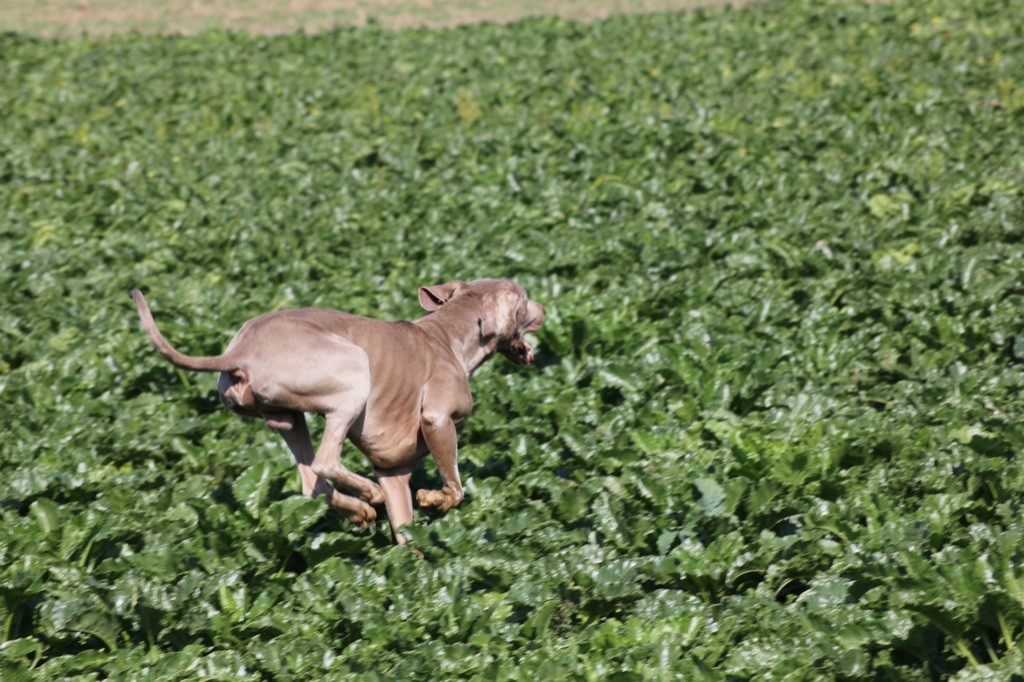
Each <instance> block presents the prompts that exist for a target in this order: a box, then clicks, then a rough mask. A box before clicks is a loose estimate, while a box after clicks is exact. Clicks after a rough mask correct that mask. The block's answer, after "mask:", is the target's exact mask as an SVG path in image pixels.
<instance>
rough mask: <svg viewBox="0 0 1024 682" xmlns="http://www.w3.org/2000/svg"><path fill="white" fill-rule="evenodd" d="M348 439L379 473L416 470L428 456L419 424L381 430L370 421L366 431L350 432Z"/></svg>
mask: <svg viewBox="0 0 1024 682" xmlns="http://www.w3.org/2000/svg"><path fill="white" fill-rule="evenodd" d="M348 438H349V440H350V441H352V443H353V444H354V445H355V446H356V447H357V448H359V450H360V452H362V453H363V454H364V455H366V458H367V459H369V460H370V463H371V464H372V465H373V466H374V468H376V469H395V468H398V467H405V466H412V465H414V464H417V463H418V462H419V461H420V460H422V459H423V458H424V457H425V456H426V455H427V452H428V450H427V445H426V443H425V442H424V440H423V436H422V434H421V433H420V429H419V420H414V421H413V423H412V424H401V425H399V424H394V423H391V424H388V425H387V426H380V427H379V426H378V425H376V424H374V423H372V422H371V420H369V419H368V420H366V423H364V424H363V425H362V428H360V429H353V430H351V431H349V433H348Z"/></svg>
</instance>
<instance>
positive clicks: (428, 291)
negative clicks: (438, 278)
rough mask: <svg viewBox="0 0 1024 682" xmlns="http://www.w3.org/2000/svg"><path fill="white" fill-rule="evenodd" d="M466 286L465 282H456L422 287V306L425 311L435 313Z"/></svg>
mask: <svg viewBox="0 0 1024 682" xmlns="http://www.w3.org/2000/svg"><path fill="white" fill-rule="evenodd" d="M464 286H466V283H465V282H460V281H459V280H454V281H452V282H448V283H447V284H435V285H433V286H429V287H420V305H421V306H423V309H424V310H429V311H430V312H434V311H435V310H437V309H438V308H440V307H441V306H443V305H444V304H445V303H446V302H448V301H449V300H450V299H451V297H452V296H454V295H455V294H456V293H458V292H459V290H460V289H462V288H463V287H464Z"/></svg>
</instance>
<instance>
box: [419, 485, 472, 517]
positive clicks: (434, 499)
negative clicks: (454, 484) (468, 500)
mask: <svg viewBox="0 0 1024 682" xmlns="http://www.w3.org/2000/svg"><path fill="white" fill-rule="evenodd" d="M416 501H417V502H418V503H419V505H420V509H436V510H437V511H439V512H446V511H448V510H449V509H451V508H452V507H454V506H455V505H457V504H458V503H459V502H461V501H462V498H461V496H456V495H455V494H454V493H452V492H451V491H450V490H448V488H444V489H442V490H417V491H416Z"/></svg>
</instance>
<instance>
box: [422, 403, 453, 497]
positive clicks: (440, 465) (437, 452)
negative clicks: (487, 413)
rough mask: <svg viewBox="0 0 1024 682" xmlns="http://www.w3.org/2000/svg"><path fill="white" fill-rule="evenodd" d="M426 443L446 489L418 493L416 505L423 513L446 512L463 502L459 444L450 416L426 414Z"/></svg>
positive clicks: (424, 434)
mask: <svg viewBox="0 0 1024 682" xmlns="http://www.w3.org/2000/svg"><path fill="white" fill-rule="evenodd" d="M420 428H421V430H422V431H423V439H424V440H425V441H426V442H427V447H428V448H429V449H430V454H431V455H432V456H433V458H434V463H435V464H437V472H438V473H439V474H441V481H442V482H443V483H444V487H443V488H442V489H441V490H419V491H417V492H416V501H417V502H419V503H420V507H422V508H424V509H437V510H438V511H442V512H446V511H448V510H449V509H451V508H452V507H454V506H456V505H458V504H459V502H462V481H461V480H460V479H459V461H458V458H459V444H458V434H457V433H456V431H455V422H454V421H453V420H452V416H451V414H448V413H438V412H428V411H424V413H423V415H422V418H421V420H420Z"/></svg>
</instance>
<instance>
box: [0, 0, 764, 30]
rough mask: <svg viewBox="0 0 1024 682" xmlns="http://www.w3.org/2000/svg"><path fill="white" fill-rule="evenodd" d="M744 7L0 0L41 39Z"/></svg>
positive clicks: (675, 1)
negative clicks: (130, 32) (218, 29)
mask: <svg viewBox="0 0 1024 682" xmlns="http://www.w3.org/2000/svg"><path fill="white" fill-rule="evenodd" d="M749 2H751V0H732V1H728V0H505V1H502V0H2V1H0V30H2V31H18V32H23V33H28V34H31V35H37V36H44V37H78V36H82V35H90V36H103V35H110V34H114V33H124V32H128V31H139V32H142V33H169V34H173V33H181V34H191V33H196V32H198V31H202V30H204V29H210V28H221V29H229V30H244V31H249V32H252V33H264V34H274V33H291V32H294V31H298V30H303V31H307V32H315V31H322V30H325V29H329V28H332V27H334V26H339V25H364V24H366V23H367V22H369V21H376V22H379V23H380V24H381V25H383V26H387V27H389V28H396V29H397V28H410V27H431V28H435V27H444V26H457V25H460V24H470V23H476V22H484V21H489V22H499V23H504V22H509V21H515V20H516V19H521V18H523V17H528V16H536V15H554V16H560V17H564V18H572V19H582V20H592V19H601V18H603V17H607V16H609V15H611V14H615V13H624V12H663V11H671V10H692V9H697V8H701V7H721V6H724V5H734V6H735V5H745V4H749Z"/></svg>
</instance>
